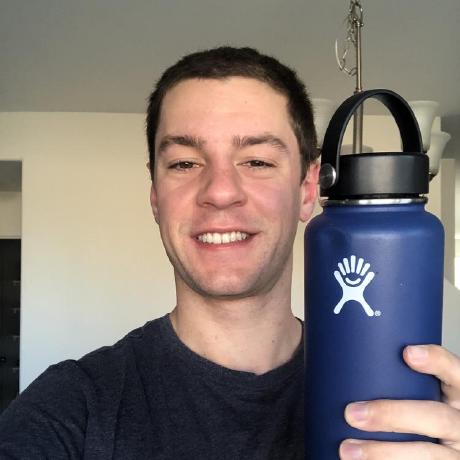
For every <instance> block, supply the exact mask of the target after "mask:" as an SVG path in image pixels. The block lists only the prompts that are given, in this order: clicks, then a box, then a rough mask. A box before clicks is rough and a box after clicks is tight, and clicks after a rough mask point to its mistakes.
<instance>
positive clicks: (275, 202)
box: [252, 184, 300, 227]
mask: <svg viewBox="0 0 460 460" xmlns="http://www.w3.org/2000/svg"><path fill="white" fill-rule="evenodd" d="M252 197H253V203H254V205H255V207H256V209H257V210H259V211H260V212H261V213H263V214H264V215H265V217H266V218H267V219H268V220H269V221H270V222H273V223H274V224H277V225H280V226H281V227H286V226H291V222H292V221H294V222H295V225H296V226H297V220H298V215H299V209H300V195H299V192H298V190H297V188H294V187H292V188H287V187H286V186H285V184H276V185H275V184H274V185H271V186H260V187H253V190H252Z"/></svg>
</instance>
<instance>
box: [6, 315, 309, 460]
mask: <svg viewBox="0 0 460 460" xmlns="http://www.w3.org/2000/svg"><path fill="white" fill-rule="evenodd" d="M302 369H303V346H302V345H300V346H299V348H298V350H297V351H296V352H295V354H294V356H293V357H292V359H291V360H290V361H289V362H287V363H286V364H284V365H282V366H280V367H278V368H276V369H274V370H272V371H269V372H267V373H265V374H263V375H255V374H253V373H250V372H242V371H235V370H231V369H227V368H225V367H222V366H219V365H217V364H215V363H213V362H211V361H208V360H207V359H205V358H203V357H201V356H199V355H197V354H196V353H194V352H193V351H192V350H190V349H189V348H188V347H186V346H185V345H184V344H183V343H182V342H181V341H180V339H179V338H178V336H177V335H176V333H175V331H174V329H173V327H172V324H171V321H170V319H169V315H166V316H164V317H162V318H159V319H156V320H153V321H150V322H148V323H147V324H146V325H145V326H144V327H142V328H139V329H136V330H134V331H132V332H131V333H130V334H128V335H127V336H126V337H124V338H123V339H122V340H120V341H119V342H118V343H116V344H115V345H113V346H111V347H104V348H101V349H99V350H96V351H94V352H92V353H90V354H88V355H86V356H84V357H83V358H82V359H80V360H78V361H73V360H68V361H64V362H62V363H59V364H56V365H54V366H51V367H50V368H49V369H48V370H46V371H45V372H44V373H43V374H42V375H41V376H40V377H38V378H37V379H36V380H35V381H34V382H33V383H32V384H31V385H30V386H29V387H28V388H27V389H26V390H25V391H24V392H23V393H22V394H21V396H19V397H18V398H17V399H16V400H15V401H14V402H13V403H12V404H11V405H10V406H9V407H8V408H7V409H6V411H4V413H3V414H2V416H1V417H0V459H2V460H6V459H15V460H16V459H21V460H22V459H27V460H29V459H33V460H35V459H37V460H38V459H53V460H58V459H85V460H106V459H107V460H108V459H120V460H134V459H154V460H207V459H209V460H211V459H212V460H216V459H218V460H303V459H304V440H303V433H304V431H303V430H304V428H303V419H304V417H303V404H304V402H303V401H304V398H303V372H302Z"/></svg>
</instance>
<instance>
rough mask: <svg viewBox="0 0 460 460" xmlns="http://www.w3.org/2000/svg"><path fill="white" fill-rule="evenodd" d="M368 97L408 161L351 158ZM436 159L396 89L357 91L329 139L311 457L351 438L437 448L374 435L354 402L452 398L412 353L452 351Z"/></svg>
mask: <svg viewBox="0 0 460 460" xmlns="http://www.w3.org/2000/svg"><path fill="white" fill-rule="evenodd" d="M368 98H374V99H378V100H379V101H381V102H382V103H383V104H384V105H385V106H386V107H387V108H388V109H389V111H390V112H391V114H392V115H393V117H394V119H395V121H396V123H397V125H398V128H399V131H400V134H401V138H402V145H403V152H397V153H393V152H391V153H390V152H385V153H367V154H352V155H343V156H340V147H341V144H342V138H343V135H344V132H345V128H346V126H347V124H348V122H349V120H350V118H351V116H352V115H353V113H354V112H355V111H356V109H357V108H358V107H359V105H360V104H362V102H363V101H364V100H366V99H368ZM428 183H429V160H428V157H427V155H426V154H425V153H424V152H423V147H422V141H421V137H420V131H419V128H418V124H417V121H416V119H415V117H414V115H413V113H412V111H411V109H410V107H409V106H408V104H407V103H406V102H405V101H404V99H402V98H401V97H400V96H399V95H398V94H396V93H394V92H392V91H389V90H382V89H378V90H370V91H364V92H362V93H358V94H355V95H354V96H352V97H350V98H349V99H347V100H346V101H345V102H344V103H343V104H342V105H341V106H340V107H339V108H338V110H337V111H336V113H335V114H334V116H333V117H332V120H331V122H330V124H329V126H328V129H327V131H326V135H325V139H324V143H323V151H322V160H321V170H320V195H321V197H323V198H322V200H321V204H322V206H323V212H322V213H321V214H320V215H319V216H317V217H315V218H314V219H313V220H312V221H311V222H310V223H309V225H308V226H307V228H306V231H305V364H306V365H305V452H306V458H307V459H309V460H336V459H338V458H339V455H338V450H339V445H340V442H341V441H343V440H344V439H346V438H356V439H374V440H382V441H420V440H422V441H427V440H428V441H435V440H433V439H430V438H426V437H423V436H419V435H414V434H401V433H383V432H378V433H375V432H365V431H362V430H358V429H355V428H352V427H351V426H350V425H348V424H347V423H346V421H345V419H344V410H345V406H346V405H347V404H348V403H350V402H355V401H366V400H373V399H415V400H438V401H439V400H440V384H439V381H438V380H437V379H435V378H434V377H433V376H430V375H423V374H420V373H417V372H415V371H413V370H411V369H410V368H409V367H408V366H407V364H405V363H404V361H403V358H402V352H403V349H404V347H405V346H407V345H414V344H427V343H430V344H440V343H441V326H442V325H441V321H442V286H443V258H444V256H443V252H444V231H443V227H442V224H441V223H440V221H439V220H438V219H437V218H436V217H435V216H433V215H432V214H430V213H428V212H427V211H425V208H424V207H425V203H426V201H427V199H426V197H425V194H427V193H428Z"/></svg>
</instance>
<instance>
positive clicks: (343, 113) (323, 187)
mask: <svg viewBox="0 0 460 460" xmlns="http://www.w3.org/2000/svg"><path fill="white" fill-rule="evenodd" d="M369 98H373V99H378V100H379V101H381V102H382V103H383V104H384V105H385V106H386V107H387V108H388V110H389V111H390V112H391V114H392V115H393V117H394V119H395V121H396V124H397V125H398V128H399V132H400V135H401V139H402V145H403V151H402V152H374V153H361V154H359V153H356V154H351V155H340V148H341V145H342V140H343V136H344V134H345V130H346V127H347V125H348V122H349V121H350V118H351V117H352V116H353V113H354V112H355V111H356V109H357V108H358V107H359V106H360V105H361V104H362V103H363V102H364V101H365V100H366V99H369ZM319 183H320V195H321V196H322V197H328V198H329V199H346V198H350V199H357V198H358V199H359V198H387V197H388V198H389V197H410V196H418V195H421V194H426V193H428V184H429V159H428V156H427V155H426V154H425V153H424V152H423V145H422V139H421V136H420V130H419V127H418V124H417V120H416V118H415V116H414V114H413V112H412V110H411V108H410V107H409V104H408V103H407V102H406V101H405V100H404V99H403V98H402V97H401V96H399V95H398V94H396V93H395V92H393V91H390V90H387V89H373V90H369V91H363V92H361V93H357V94H355V95H353V96H351V97H350V98H348V99H347V100H346V101H344V102H343V103H342V105H341V106H340V107H339V108H338V109H337V111H336V112H335V114H334V115H333V117H332V119H331V121H330V123H329V126H328V128H327V130H326V134H325V136H324V143H323V148H322V157H321V170H320V180H319Z"/></svg>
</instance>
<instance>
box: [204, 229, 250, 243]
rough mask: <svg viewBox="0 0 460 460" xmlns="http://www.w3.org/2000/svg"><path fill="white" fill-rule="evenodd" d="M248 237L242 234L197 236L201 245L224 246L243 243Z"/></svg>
mask: <svg viewBox="0 0 460 460" xmlns="http://www.w3.org/2000/svg"><path fill="white" fill-rule="evenodd" d="M248 236H249V235H248V234H247V233H244V232H227V233H202V234H201V235H198V240H199V241H201V242H202V243H209V244H225V243H233V242H234V241H243V240H245V239H246V238H248Z"/></svg>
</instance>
